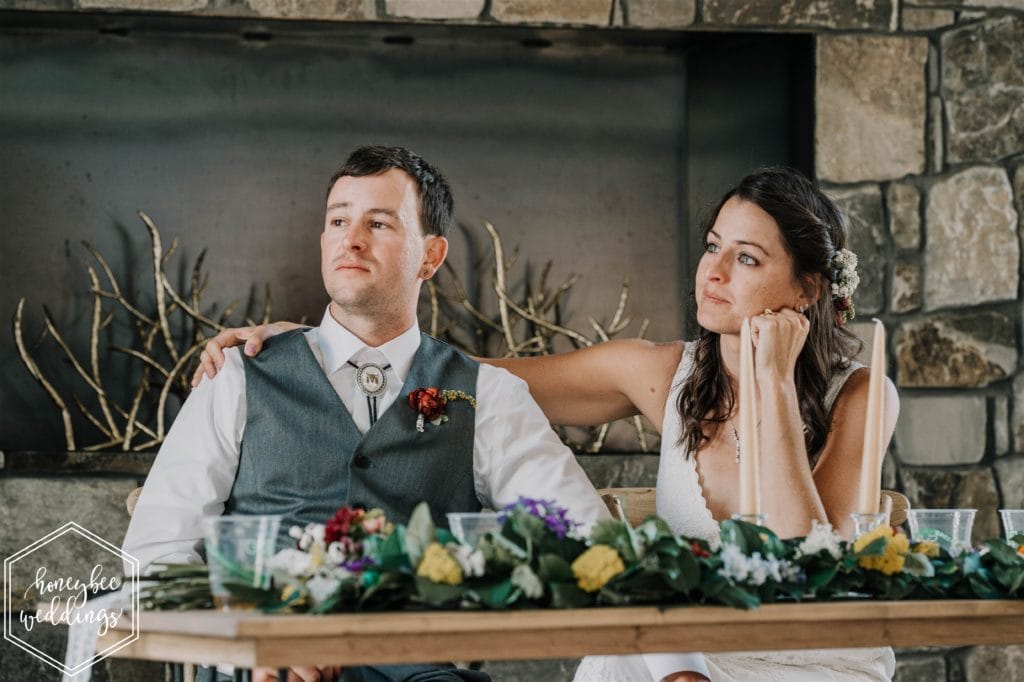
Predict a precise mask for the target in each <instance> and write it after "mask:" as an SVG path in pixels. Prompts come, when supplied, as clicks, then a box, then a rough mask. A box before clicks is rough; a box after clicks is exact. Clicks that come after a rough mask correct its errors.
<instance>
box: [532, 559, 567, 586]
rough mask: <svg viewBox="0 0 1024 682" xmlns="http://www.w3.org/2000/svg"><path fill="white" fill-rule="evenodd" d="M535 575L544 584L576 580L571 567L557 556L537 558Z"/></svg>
mask: <svg viewBox="0 0 1024 682" xmlns="http://www.w3.org/2000/svg"><path fill="white" fill-rule="evenodd" d="M537 575H538V576H539V577H540V579H541V580H543V581H544V582H546V583H547V582H566V583H571V582H573V581H575V580H576V577H575V576H574V575H573V574H572V566H571V565H570V564H569V562H568V561H566V560H565V559H563V558H562V557H560V556H558V555H557V554H541V555H540V556H539V557H538V558H537Z"/></svg>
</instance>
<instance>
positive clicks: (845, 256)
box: [830, 249, 860, 327]
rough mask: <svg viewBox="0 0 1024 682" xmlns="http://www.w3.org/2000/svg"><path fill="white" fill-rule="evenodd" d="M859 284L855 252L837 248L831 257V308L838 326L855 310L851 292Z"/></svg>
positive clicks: (854, 312) (849, 318)
mask: <svg viewBox="0 0 1024 682" xmlns="http://www.w3.org/2000/svg"><path fill="white" fill-rule="evenodd" d="M858 284H860V275H858V274H857V254H855V253H854V252H853V251H850V250H849V249H839V251H837V252H836V255H835V256H833V257H832V285H831V287H830V292H831V294H832V308H833V310H834V311H835V314H836V324H837V325H839V326H840V327H841V326H843V325H844V324H846V322H848V321H849V320H852V319H853V318H854V317H855V316H856V314H857V311H856V309H855V308H854V306H853V293H854V292H855V291H856V290H857V285H858Z"/></svg>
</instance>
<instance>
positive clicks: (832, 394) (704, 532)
mask: <svg viewBox="0 0 1024 682" xmlns="http://www.w3.org/2000/svg"><path fill="white" fill-rule="evenodd" d="M703 231H704V244H705V249H704V253H703V255H702V256H701V259H700V263H699V265H698V268H697V276H696V282H695V292H696V303H697V321H698V323H699V324H700V333H699V335H698V336H697V338H696V339H695V340H693V341H689V342H685V343H684V342H682V341H675V342H671V343H663V344H654V343H650V342H646V341H639V340H630V341H610V342H607V343H602V344H599V345H596V346H593V347H591V348H587V349H583V350H578V351H574V352H571V353H565V354H559V355H551V356H544V357H531V358H514V359H502V360H494V359H486V360H483V361H484V362H489V363H492V364H495V365H499V366H501V367H505V368H506V369H508V370H509V371H511V372H513V373H515V374H517V375H519V376H520V377H522V378H523V379H525V380H526V381H527V383H528V384H529V386H530V391H531V393H532V394H533V396H534V398H535V399H536V400H537V402H538V403H539V404H540V406H541V407H542V408H543V409H544V412H545V413H546V414H547V416H548V418H549V419H550V421H551V422H552V423H554V424H562V425H591V424H603V423H605V422H609V421H612V420H615V419H621V418H624V417H628V416H631V415H635V414H643V415H644V416H646V417H647V418H648V419H649V420H650V421H651V423H652V424H655V425H657V426H658V428H659V430H660V431H661V436H662V437H661V458H660V465H659V469H658V484H657V511H658V515H659V516H661V517H662V518H664V519H665V520H666V521H667V522H668V523H669V525H670V526H671V527H672V528H673V530H674V531H675V532H676V533H679V534H684V535H687V536H691V537H699V538H704V539H706V540H708V541H709V542H710V543H712V545H716V544H718V543H719V542H720V538H719V529H718V522H719V521H721V520H724V519H728V518H729V517H730V516H731V515H732V514H733V513H734V512H736V511H738V509H739V501H740V500H739V485H738V481H739V466H738V462H739V457H740V456H741V455H742V453H741V452H740V451H739V441H738V437H737V424H736V407H737V400H736V396H737V379H736V378H737V377H738V376H739V330H740V325H741V323H742V321H743V319H744V318H750V324H751V331H752V336H753V341H754V345H755V353H754V365H755V377H756V381H757V394H758V405H759V415H758V420H759V421H758V424H759V427H758V429H759V437H760V439H761V453H762V455H761V456H762V464H761V482H760V483H761V489H762V490H763V491H765V494H764V495H763V509H762V511H763V512H764V513H765V514H766V516H767V518H768V524H769V525H770V526H771V528H772V530H774V531H775V532H776V533H777V534H778V535H779V536H780V537H794V536H800V535H805V534H806V533H807V532H808V531H809V529H810V527H811V522H812V521H815V520H816V521H819V522H822V523H824V522H828V523H831V524H832V526H833V527H834V528H836V529H837V530H839V531H840V532H842V533H843V534H844V535H846V536H849V535H850V534H851V533H852V520H851V518H850V513H851V512H853V511H855V508H856V501H857V495H858V482H859V481H860V470H861V457H860V455H861V446H862V443H863V431H864V419H865V408H866V403H867V384H868V372H867V369H866V368H864V367H863V366H861V365H859V364H858V363H856V362H854V361H853V360H852V358H853V357H854V356H855V355H856V353H857V352H858V351H859V349H860V342H859V341H858V340H857V339H856V337H855V336H853V335H852V334H851V333H850V332H849V330H848V329H847V328H846V326H845V323H846V321H847V320H848V319H849V318H850V317H852V312H853V305H852V295H853V290H854V288H855V287H856V285H857V275H856V271H855V265H856V258H855V257H854V256H853V254H852V253H850V252H849V251H847V250H846V248H845V247H846V242H847V233H846V226H845V223H844V219H843V216H842V214H841V213H840V211H839V209H838V208H837V207H836V206H835V204H834V203H833V202H832V201H831V200H830V199H828V197H826V196H825V195H824V194H823V193H822V192H821V191H820V190H819V189H818V188H817V187H815V186H814V185H813V184H812V183H811V182H810V181H809V180H807V179H806V178H805V177H803V176H802V175H800V174H799V173H797V172H795V171H792V170H789V169H784V168H769V169H764V170H760V171H758V172H755V173H753V174H751V175H749V176H747V177H745V178H743V180H741V181H740V183H739V184H738V185H737V186H736V187H734V188H733V189H731V190H730V191H729V192H727V193H726V195H725V196H724V197H723V198H722V200H721V201H720V202H719V204H718V206H717V207H716V208H715V209H714V211H712V213H711V214H710V216H709V218H708V220H707V222H706V224H705V226H704V230H703ZM293 326H295V325H291V324H290V323H275V324H272V325H266V326H262V327H250V328H243V329H233V330H226V331H224V332H221V333H220V334H218V335H217V336H216V337H215V338H214V339H213V340H211V341H210V343H209V344H208V345H207V349H206V350H205V351H204V352H203V354H202V362H203V365H202V366H201V367H200V369H199V370H197V372H196V377H195V381H196V383H198V380H199V379H201V377H202V372H204V371H205V373H206V374H207V375H208V376H211V377H212V376H213V374H215V373H216V369H215V368H216V366H217V365H219V364H220V363H221V362H222V361H223V357H222V348H224V347H226V346H229V345H236V344H238V343H241V342H242V341H246V348H245V353H246V354H247V355H255V354H256V353H258V352H259V349H260V347H261V346H262V342H263V340H264V339H265V338H267V337H269V336H272V335H273V334H275V333H279V332H280V331H284V330H285V329H289V328H291V327H293ZM885 406H886V409H885V420H884V421H885V423H884V428H885V442H888V440H889V438H891V437H892V433H893V430H894V429H895V425H896V417H897V415H898V412H899V400H898V398H897V396H896V390H895V388H894V387H893V385H892V384H891V382H888V381H887V382H886V398H885ZM679 647H680V649H681V650H685V649H686V642H679ZM894 667H895V660H894V656H893V652H892V649H889V648H876V649H840V650H835V649H833V650H799V651H780V652H742V653H727V654H705V655H703V656H701V655H700V654H653V655H645V656H592V657H587V658H586V659H584V660H583V662H582V663H581V665H580V667H579V669H578V670H577V672H576V679H577V680H581V681H585V682H604V681H606V682H612V681H615V682H618V681H622V682H632V681H634V680H655V681H656V682H659V681H660V682H680V681H682V680H701V679H711V680H714V681H716V682H717V681H719V680H722V681H731V680H737V681H738V680H750V679H758V680H808V681H810V680H886V679H890V678H891V677H892V675H893V672H894Z"/></svg>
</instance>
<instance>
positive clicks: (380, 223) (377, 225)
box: [370, 220, 388, 230]
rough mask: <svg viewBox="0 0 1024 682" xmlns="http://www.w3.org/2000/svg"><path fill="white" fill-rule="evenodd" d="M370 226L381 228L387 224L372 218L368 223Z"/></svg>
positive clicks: (376, 228)
mask: <svg viewBox="0 0 1024 682" xmlns="http://www.w3.org/2000/svg"><path fill="white" fill-rule="evenodd" d="M370 226H371V227H372V228H373V229H375V230H383V229H384V228H385V227H387V226H388V224H387V223H382V222H381V221H379V220H374V221H373V222H372V223H370Z"/></svg>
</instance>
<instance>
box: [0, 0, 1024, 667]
mask: <svg viewBox="0 0 1024 682" xmlns="http://www.w3.org/2000/svg"><path fill="white" fill-rule="evenodd" d="M4 7H5V8H8V9H22V10H40V11H51V10H54V11H73V10H82V11H97V10H100V11H114V12H116V11H118V10H126V9H127V10H135V11H160V12H179V13H187V14H193V15H201V16H231V17H252V18H253V19H254V20H261V19H309V20H327V21H360V22H383V23H386V22H402V23H405V22H410V21H415V22H430V23H457V24H469V25H481V26H496V25H516V26H535V27H540V28H543V27H548V26H577V27H584V28H592V29H597V30H599V29H632V30H637V31H646V30H671V31H705V30H709V31H720V30H743V31H801V32H810V33H813V34H815V35H816V40H817V74H816V123H815V130H814V133H815V139H816V154H815V158H816V174H817V176H818V179H819V180H820V181H821V182H822V183H823V184H824V185H825V186H826V187H827V188H828V191H829V192H831V193H832V195H833V196H834V197H835V198H836V199H837V200H838V201H839V203H841V204H842V206H843V208H844V209H845V210H846V211H847V212H848V213H849V217H850V223H851V226H852V230H853V232H852V242H853V248H854V250H855V251H857V253H858V254H859V255H860V258H861V263H862V285H861V286H862V289H861V291H860V292H858V295H857V297H856V303H857V308H858V313H859V319H860V320H865V319H867V318H869V317H871V316H877V317H879V318H881V319H882V320H883V321H884V322H885V323H886V326H887V327H888V329H889V330H890V335H891V336H890V338H891V341H890V347H889V352H890V363H889V366H890V374H891V375H892V376H893V377H894V380H895V381H896V383H897V385H898V386H899V389H900V396H901V403H902V408H901V418H900V422H899V426H898V428H897V434H896V439H895V443H894V445H893V448H892V457H891V458H890V461H889V465H888V466H887V468H886V472H885V476H886V484H887V485H888V486H891V487H896V488H899V489H902V490H904V491H905V492H906V493H907V494H908V495H909V497H910V498H911V500H912V503H913V504H915V505H920V506H927V507H950V506H958V507H959V506H969V507H977V508H978V509H979V515H978V519H977V524H976V537H980V536H993V535H996V534H997V533H999V532H1000V530H1001V529H1000V528H999V525H998V520H997V516H996V511H995V510H996V509H997V508H998V507H1022V506H1024V360H1022V337H1024V290H1022V284H1021V281H1022V276H1021V274H1022V266H1021V250H1022V248H1024V246H1022V240H1024V1H1022V0H875V1H874V2H845V1H843V2H840V1H838V0H837V1H836V2H831V3H828V2H820V1H818V0H794V1H791V2H786V3H779V2H775V1H774V0H678V1H669V0H559V1H557V2H556V1H549V2H545V1H543V0H6V1H5V2H4ZM856 328H858V329H863V328H864V327H862V326H858V327H856ZM604 475H608V476H609V477H611V478H614V479H615V480H616V481H619V480H622V479H623V477H622V476H619V475H618V474H615V473H614V472H605V474H604ZM622 482H624V483H629V482H632V483H637V482H634V481H625V480H622ZM120 492H121V490H120V489H119V490H118V491H117V495H120ZM1021 657H1024V650H1022V648H1021V647H977V648H974V649H957V650H948V651H944V650H935V649H927V650H914V651H908V652H902V653H901V656H900V661H899V670H898V675H897V678H898V679H901V680H941V679H948V680H953V679H956V680H984V679H996V678H998V679H1011V678H1013V677H1014V676H1017V677H1016V678H1017V679H1022V677H1021V675H1024V673H1021V669H1022V668H1021V666H1020V659H1021ZM559 665H561V664H559Z"/></svg>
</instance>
